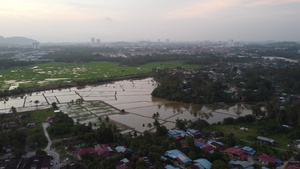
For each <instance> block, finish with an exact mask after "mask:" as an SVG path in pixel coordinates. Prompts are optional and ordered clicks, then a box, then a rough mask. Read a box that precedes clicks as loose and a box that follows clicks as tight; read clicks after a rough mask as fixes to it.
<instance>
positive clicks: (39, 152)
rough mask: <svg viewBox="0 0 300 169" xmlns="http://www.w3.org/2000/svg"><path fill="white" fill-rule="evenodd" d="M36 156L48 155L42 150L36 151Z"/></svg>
mask: <svg viewBox="0 0 300 169" xmlns="http://www.w3.org/2000/svg"><path fill="white" fill-rule="evenodd" d="M35 154H37V155H47V152H46V151H44V150H42V149H37V150H36V151H35Z"/></svg>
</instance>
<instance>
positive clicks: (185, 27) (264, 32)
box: [0, 0, 300, 43]
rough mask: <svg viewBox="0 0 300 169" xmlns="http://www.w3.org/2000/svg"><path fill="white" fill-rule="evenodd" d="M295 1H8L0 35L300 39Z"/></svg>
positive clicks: (298, 1)
mask: <svg viewBox="0 0 300 169" xmlns="http://www.w3.org/2000/svg"><path fill="white" fill-rule="evenodd" d="M299 9H300V0H227V1H222V0H184V1H183V0H163V1H159V0H151V1H149V0H127V1H123V0H111V1H104V0H89V1H83V0H63V1H61V0H51V1H50V0H43V1H39V0H10V1H3V2H1V6H0V25H1V26H0V36H4V37H13V36H23V37H28V38H32V39H35V40H38V41H39V42H42V43H45V42H91V37H96V39H101V42H113V41H129V42H130V41H140V40H146V41H148V40H149V41H153V42H157V41H158V39H160V40H161V42H165V41H166V40H167V39H170V42H174V41H203V40H217V41H219V40H220V41H228V40H230V39H233V40H234V41H268V40H275V41H300V34H299V30H300V22H299V18H300V10H299Z"/></svg>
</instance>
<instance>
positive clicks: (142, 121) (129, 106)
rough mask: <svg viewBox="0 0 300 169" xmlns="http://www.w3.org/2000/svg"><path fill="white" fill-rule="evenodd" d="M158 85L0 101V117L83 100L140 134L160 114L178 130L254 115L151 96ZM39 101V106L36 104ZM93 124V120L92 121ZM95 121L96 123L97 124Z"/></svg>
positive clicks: (244, 109) (238, 108)
mask: <svg viewBox="0 0 300 169" xmlns="http://www.w3.org/2000/svg"><path fill="white" fill-rule="evenodd" d="M156 85H157V83H156V82H155V81H154V80H153V79H152V78H147V79H142V80H132V81H131V80H123V81H116V82H114V83H107V84H102V85H93V86H86V87H84V88H82V87H81V88H79V87H72V88H69V89H62V90H47V91H42V92H35V93H32V94H26V95H24V96H22V97H9V98H6V101H4V99H3V98H2V100H0V113H8V112H9V110H10V108H11V107H12V106H14V107H16V108H17V110H18V111H25V110H34V109H36V106H38V107H47V106H48V107H49V104H50V105H51V103H52V102H56V103H59V104H58V106H62V105H65V104H67V103H69V102H71V101H72V100H73V101H75V100H76V99H79V98H81V97H82V98H83V99H84V100H85V101H103V102H105V103H107V104H109V105H112V106H114V107H115V108H117V109H120V110H121V109H124V110H125V111H126V112H128V113H127V114H114V115H110V116H109V118H110V119H112V120H114V121H118V122H120V123H123V124H125V125H128V126H130V127H133V128H135V129H136V130H138V131H144V130H147V129H149V128H148V127H147V124H148V123H153V119H152V115H153V114H154V113H156V112H159V114H160V116H159V119H160V122H161V123H162V124H164V125H165V126H166V127H167V128H169V129H170V128H173V127H175V122H176V119H187V120H195V119H197V118H201V119H204V120H207V121H208V122H209V123H216V122H219V121H222V120H223V119H224V118H226V117H233V118H236V117H239V116H244V115H247V114H251V113H252V111H251V108H250V106H248V105H245V104H205V105H197V104H186V103H179V102H172V101H167V100H164V99H159V98H155V97H152V96H151V92H152V91H153V89H154V88H155V87H156ZM36 100H38V101H39V103H38V104H35V101H36ZM89 121H93V120H89ZM94 121H95V120H94Z"/></svg>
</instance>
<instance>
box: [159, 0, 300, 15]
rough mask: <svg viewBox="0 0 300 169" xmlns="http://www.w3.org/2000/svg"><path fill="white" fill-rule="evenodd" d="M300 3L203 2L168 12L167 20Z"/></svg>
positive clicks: (295, 0) (282, 0)
mask: <svg viewBox="0 0 300 169" xmlns="http://www.w3.org/2000/svg"><path fill="white" fill-rule="evenodd" d="M290 3H300V0H226V1H224V0H201V1H197V2H193V3H188V4H186V5H185V6H183V7H180V8H178V9H175V10H173V11H170V12H168V13H167V14H166V15H165V18H166V19H180V18H195V17H201V16H207V14H212V13H218V12H222V11H225V10H233V11H234V10H240V9H253V8H257V7H260V6H273V5H283V4H290Z"/></svg>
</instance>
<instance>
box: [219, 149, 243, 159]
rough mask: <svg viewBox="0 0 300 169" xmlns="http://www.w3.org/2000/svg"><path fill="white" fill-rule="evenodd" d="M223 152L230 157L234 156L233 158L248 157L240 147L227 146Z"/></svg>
mask: <svg viewBox="0 0 300 169" xmlns="http://www.w3.org/2000/svg"><path fill="white" fill-rule="evenodd" d="M223 152H224V153H227V154H229V155H230V156H232V157H235V158H237V159H241V160H247V158H248V157H247V156H246V153H245V150H243V149H240V148H227V149H226V150H224V151H223Z"/></svg>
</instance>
